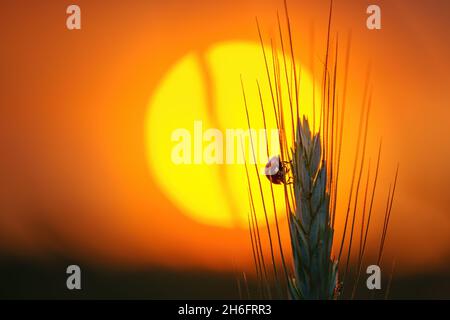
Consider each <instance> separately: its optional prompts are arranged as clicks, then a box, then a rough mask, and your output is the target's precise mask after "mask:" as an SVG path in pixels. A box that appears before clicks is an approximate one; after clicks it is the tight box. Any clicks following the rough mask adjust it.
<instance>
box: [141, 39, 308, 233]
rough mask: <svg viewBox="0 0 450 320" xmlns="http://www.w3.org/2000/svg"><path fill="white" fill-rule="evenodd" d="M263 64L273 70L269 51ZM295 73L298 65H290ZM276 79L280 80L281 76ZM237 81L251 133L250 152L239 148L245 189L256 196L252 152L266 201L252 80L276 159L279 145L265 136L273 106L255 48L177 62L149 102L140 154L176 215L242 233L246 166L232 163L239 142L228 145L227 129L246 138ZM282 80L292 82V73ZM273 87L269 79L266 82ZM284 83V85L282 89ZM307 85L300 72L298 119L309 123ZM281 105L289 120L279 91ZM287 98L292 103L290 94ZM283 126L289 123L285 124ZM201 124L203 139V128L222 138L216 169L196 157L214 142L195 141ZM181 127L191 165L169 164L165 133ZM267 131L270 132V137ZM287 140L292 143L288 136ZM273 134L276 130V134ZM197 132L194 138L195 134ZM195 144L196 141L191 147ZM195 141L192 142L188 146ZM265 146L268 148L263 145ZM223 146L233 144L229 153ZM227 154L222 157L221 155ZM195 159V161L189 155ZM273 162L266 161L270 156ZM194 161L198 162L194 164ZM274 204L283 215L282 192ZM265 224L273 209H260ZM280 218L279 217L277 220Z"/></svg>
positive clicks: (236, 46) (227, 47)
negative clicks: (229, 160) (242, 132)
mask: <svg viewBox="0 0 450 320" xmlns="http://www.w3.org/2000/svg"><path fill="white" fill-rule="evenodd" d="M266 52H267V56H268V58H269V63H270V64H272V59H271V54H270V49H269V48H266ZM278 59H279V64H280V67H281V68H284V60H283V57H282V54H281V53H279V55H278ZM286 64H287V66H288V67H287V70H291V67H290V64H291V61H290V60H286ZM296 65H297V67H298V66H299V63H298V62H297V64H296ZM281 74H282V75H283V77H284V76H285V74H284V73H281ZM241 75H242V78H243V81H244V87H245V91H246V98H247V103H248V108H249V114H250V120H251V128H252V129H255V133H256V135H252V137H253V140H254V142H253V149H252V145H251V144H250V143H249V142H248V141H249V139H248V140H247V144H246V146H245V147H244V150H245V151H244V152H245V154H246V157H245V158H246V161H247V163H248V167H249V171H250V174H251V184H252V190H259V189H258V188H259V184H258V178H257V175H256V171H255V168H254V165H253V164H252V163H250V161H251V159H252V158H253V153H252V150H254V151H255V155H256V158H257V159H258V172H260V174H259V176H260V179H261V180H262V181H261V182H262V187H263V190H264V195H265V197H266V199H270V198H271V190H270V186H269V182H268V180H266V178H265V177H264V175H262V174H261V173H262V168H263V167H264V164H265V163H266V161H267V159H268V156H267V149H266V147H265V145H266V136H265V133H263V132H262V131H260V130H263V129H264V121H263V117H262V116H261V104H260V101H259V95H258V91H257V85H256V80H257V79H258V81H259V84H260V87H261V91H262V101H263V105H264V106H265V109H266V112H267V115H266V125H267V134H268V140H269V150H272V151H271V152H274V153H277V152H278V150H279V148H278V141H277V140H272V139H271V137H272V136H271V133H273V131H275V130H276V128H277V127H276V122H275V117H274V115H273V112H269V111H270V110H273V109H272V108H273V107H272V99H271V94H270V89H269V85H268V81H267V75H266V70H265V65H264V59H263V54H262V50H261V47H260V45H258V44H256V43H240V42H228V43H220V44H217V45H215V46H212V47H211V48H210V49H209V50H207V51H206V52H198V53H197V52H195V53H190V54H188V55H186V56H185V57H183V58H181V59H180V60H179V62H177V63H176V64H175V65H174V66H173V67H172V69H171V70H169V71H168V72H167V74H166V76H165V77H164V78H163V79H162V80H161V82H160V84H159V86H158V88H157V89H156V91H155V94H154V96H153V97H152V99H151V101H150V103H149V107H148V108H149V110H148V115H147V122H146V125H147V148H148V152H147V153H148V158H149V166H150V169H151V172H152V175H153V176H154V177H155V178H156V180H157V181H158V183H159V184H160V185H161V188H162V189H163V190H164V192H165V194H166V196H167V197H169V199H170V200H172V201H173V202H174V203H176V204H177V206H178V207H179V208H180V209H182V210H183V212H184V213H185V214H186V215H188V216H189V217H192V218H193V219H195V220H197V221H199V222H201V223H205V224H212V225H217V226H224V227H246V226H247V214H248V212H249V209H250V205H249V195H248V189H247V183H246V173H245V166H244V165H243V163H237V161H238V158H239V157H240V156H241V154H242V152H243V150H242V148H241V147H240V140H239V138H237V137H235V138H234V139H227V137H226V129H241V130H245V131H246V132H248V130H247V129H248V124H247V118H246V115H245V106H244V100H243V93H242V88H241V82H240V76H241ZM288 76H289V77H290V78H289V80H290V81H292V83H294V81H293V78H292V74H289V75H288ZM272 81H273V79H272ZM284 83H285V81H283V84H284ZM312 86H313V84H312V80H311V78H310V76H309V74H308V73H307V72H306V71H305V70H302V72H301V81H300V97H301V105H302V106H304V107H302V110H301V113H302V114H304V115H306V116H308V117H310V118H311V117H312V105H313V101H312V100H313V99H312V93H313V90H312ZM282 92H283V93H284V94H285V96H283V97H282V99H283V101H284V103H285V105H284V110H285V111H284V112H285V113H286V114H288V113H289V112H290V108H289V104H288V102H289V96H288V95H287V94H286V93H287V90H283V91H282ZM291 99H295V97H294V96H293V95H292V97H291ZM287 119H288V120H289V121H290V117H288V118H287ZM199 121H201V125H202V132H201V133H204V132H205V131H206V130H207V129H208V128H217V129H219V130H220V132H219V133H222V137H220V139H219V140H220V141H219V142H220V146H222V147H221V148H220V149H221V150H220V151H222V154H221V155H220V156H219V158H223V163H220V164H207V163H205V161H204V159H199V158H201V157H203V154H204V153H206V149H207V148H208V145H211V143H214V142H217V138H216V139H210V141H203V142H202V141H201V140H202V139H203V137H202V136H200V137H199V136H198V134H197V135H196V133H195V130H194V123H196V122H197V123H198V122H199ZM180 128H184V129H187V131H189V133H190V136H191V139H190V147H189V148H188V149H189V151H190V154H189V155H188V158H190V159H192V164H189V163H183V164H174V163H173V160H172V159H171V155H172V153H173V149H174V146H175V145H176V144H177V141H173V139H172V133H173V132H175V131H176V130H177V129H180ZM271 130H272V131H271ZM287 131H288V139H291V137H292V134H291V132H292V131H291V130H287ZM275 132H276V131H275ZM201 133H200V134H201ZM198 139H200V141H199V140H198ZM195 140H197V141H195ZM196 142H198V143H199V144H203V148H202V149H199V150H195V148H194V146H193V145H194V143H196ZM270 142H272V143H270ZM230 143H234V145H233V146H230ZM227 152H228V154H227ZM195 153H197V154H195ZM230 153H231V154H232V155H233V157H232V158H233V159H232V160H233V161H232V162H233V163H226V157H227V156H230ZM270 155H272V154H270ZM195 157H197V160H199V161H200V162H198V163H195V160H196V159H195ZM274 192H275V197H276V199H277V200H279V201H278V203H279V204H280V206H279V208H278V210H283V208H284V206H283V202H282V200H283V188H282V187H279V186H277V187H275V188H274ZM254 197H256V198H257V199H258V201H255V206H256V212H257V214H258V215H260V217H259V218H260V219H263V215H264V210H263V207H262V202H261V201H260V199H259V192H258V193H256V194H255V195H254ZM266 209H267V212H268V215H269V217H270V219H271V220H272V219H273V212H274V210H273V206H272V204H271V203H267V204H266ZM281 216H284V214H282V215H281Z"/></svg>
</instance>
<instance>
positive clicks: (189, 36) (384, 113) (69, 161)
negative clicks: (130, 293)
mask: <svg viewBox="0 0 450 320" xmlns="http://www.w3.org/2000/svg"><path fill="white" fill-rule="evenodd" d="M290 2H291V4H290V13H291V19H292V24H293V26H292V27H293V30H294V38H295V47H296V49H297V53H298V58H299V59H300V61H302V63H304V64H306V65H308V63H309V58H310V55H309V53H310V49H311V48H310V34H311V25H312V22H314V28H315V35H316V36H315V46H316V48H315V49H316V56H317V58H318V59H319V58H320V57H322V54H323V48H324V42H323V39H324V35H325V34H324V30H325V26H326V19H327V17H326V16H327V10H328V1H290ZM377 3H378V4H379V5H380V6H381V9H382V30H380V31H369V30H367V29H366V27H365V19H366V14H365V8H366V6H367V4H368V3H366V2H365V1H336V3H335V11H334V19H335V20H334V25H333V27H334V30H335V31H339V34H340V39H345V38H346V36H347V32H348V30H349V29H351V30H352V52H351V63H350V78H349V81H350V82H349V83H350V85H349V88H350V89H349V105H353V106H354V107H353V108H354V109H353V110H358V106H359V104H360V101H361V94H362V90H363V80H364V75H365V70H366V67H367V64H368V63H369V62H370V63H371V65H372V78H371V79H372V83H373V86H374V95H373V100H374V104H373V113H372V118H371V127H370V134H369V151H370V152H369V153H370V155H371V156H372V158H373V157H375V152H376V145H377V143H378V141H379V138H380V137H383V163H382V173H383V174H382V176H381V178H380V179H382V181H383V183H382V186H381V188H380V198H379V199H380V201H379V206H378V208H379V209H380V210H382V206H383V204H384V197H385V194H387V186H388V183H389V182H390V180H391V179H392V177H393V174H394V171H395V165H396V163H397V161H398V162H400V167H401V169H400V179H399V184H398V188H397V192H398V193H397V195H396V201H395V204H394V211H393V217H392V222H391V223H392V224H391V228H390V230H389V232H390V233H389V238H388V242H389V244H388V251H387V252H388V256H389V257H395V259H396V260H397V263H398V267H399V268H400V269H403V270H419V269H428V268H436V267H442V266H445V263H448V259H449V256H450V241H449V240H450V233H449V232H450V201H448V199H447V198H448V196H447V195H448V190H449V188H450V166H449V164H448V163H449V161H450V141H449V138H448V137H449V136H450V126H449V119H450V108H449V103H448V101H450V90H448V88H449V86H450V76H449V74H448V70H449V69H450V68H449V61H448V56H449V54H450V41H449V40H450V39H448V31H447V24H448V18H449V17H448V12H449V4H448V1H445V0H442V1H428V2H426V3H425V2H423V1H399V0H395V1H377ZM77 4H79V5H80V7H81V10H82V30H81V31H68V30H67V29H66V28H65V18H66V15H65V8H66V6H67V5H68V4H66V3H64V2H61V1H60V2H58V3H56V2H52V1H47V2H44V1H40V2H31V1H14V2H8V3H2V4H1V5H0V11H1V12H2V17H1V19H0V34H1V39H2V42H3V44H2V50H1V52H0V65H1V70H2V72H1V73H0V84H1V92H2V94H1V95H0V105H1V106H2V107H1V113H0V123H1V126H0V153H1V155H2V156H1V158H0V176H1V177H2V179H1V180H0V206H1V207H0V209H1V210H0V248H1V249H2V250H3V251H6V252H15V253H19V254H25V255H29V254H45V253H46V252H53V251H54V250H64V251H66V252H69V254H70V255H73V256H75V257H78V258H79V259H82V260H84V259H87V260H89V261H97V262H98V261H101V262H113V263H115V264H122V263H125V264H130V265H133V264H156V265H164V266H171V267H178V268H191V267H208V268H209V267H211V268H220V269H226V270H233V269H237V268H240V267H241V266H242V265H245V266H246V267H247V268H248V267H249V263H250V261H251V260H250V258H249V256H248V255H249V241H248V234H247V231H245V230H234V229H225V228H218V227H210V226H206V225H201V224H199V223H197V222H194V221H193V220H191V219H190V218H188V217H187V216H186V215H184V214H183V213H182V212H180V210H179V209H178V207H177V206H176V205H174V204H173V203H172V202H171V201H170V200H169V199H168V197H167V196H166V195H165V194H164V193H163V192H162V191H161V190H160V188H159V186H158V185H157V184H156V183H155V181H154V179H153V178H152V175H151V173H150V171H149V169H148V166H147V159H146V150H145V143H146V142H145V134H144V132H145V123H144V120H145V115H146V112H147V109H146V108H147V103H148V100H149V98H150V97H151V95H152V93H153V90H154V89H155V87H156V86H157V85H158V82H159V80H160V79H161V78H162V77H163V76H164V74H165V73H166V72H167V71H168V70H169V69H170V67H171V66H172V65H173V64H174V63H176V62H177V61H178V60H179V59H180V58H181V57H183V56H184V55H185V54H187V53H189V52H201V51H203V50H205V49H206V48H208V47H209V46H211V45H213V44H214V43H219V42H223V41H232V40H238V41H250V42H255V41H257V31H256V26H255V23H254V17H255V16H256V15H257V16H258V17H259V19H260V21H261V25H262V27H263V33H264V34H265V35H267V36H270V35H276V32H277V30H276V10H277V9H279V10H280V11H282V8H283V7H282V2H281V1H245V0H244V1H242V0H241V1H214V2H210V1H180V0H178V1H164V2H163V1H161V2H160V3H157V2H154V1H127V2H120V1H108V4H103V5H102V4H100V3H99V2H94V3H93V2H92V1H77ZM351 110H352V108H351V107H350V112H351ZM351 117H353V116H351ZM352 130H353V127H352V125H351V124H349V129H348V132H350V133H351V132H352ZM350 147H351V144H349V148H350ZM349 150H350V149H349ZM349 157H351V156H349ZM194 187H195V182H193V188H194ZM377 223H379V221H378V222H376V224H375V226H377V225H379V224H377Z"/></svg>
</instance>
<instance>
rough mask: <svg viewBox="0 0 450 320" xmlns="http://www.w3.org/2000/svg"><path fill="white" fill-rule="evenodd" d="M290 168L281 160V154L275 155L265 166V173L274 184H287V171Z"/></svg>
mask: <svg viewBox="0 0 450 320" xmlns="http://www.w3.org/2000/svg"><path fill="white" fill-rule="evenodd" d="M287 171H288V168H287V167H286V165H284V164H283V162H282V161H281V160H280V156H278V155H277V156H273V157H271V158H270V159H269V161H268V162H267V164H266V166H265V167H264V174H265V176H266V177H267V179H269V181H270V182H272V183H274V184H286V183H288V182H287V181H286V173H287Z"/></svg>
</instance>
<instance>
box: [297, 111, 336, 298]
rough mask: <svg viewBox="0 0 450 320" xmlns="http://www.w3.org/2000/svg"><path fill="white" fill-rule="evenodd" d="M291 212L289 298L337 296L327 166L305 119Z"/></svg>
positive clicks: (299, 131) (301, 125)
mask: <svg viewBox="0 0 450 320" xmlns="http://www.w3.org/2000/svg"><path fill="white" fill-rule="evenodd" d="M292 159H293V161H292V164H291V169H292V174H293V178H294V181H293V184H294V186H293V187H294V194H295V202H296V203H297V207H296V209H295V214H291V215H290V219H291V221H290V228H291V242H292V251H293V257H294V273H295V276H294V277H293V278H291V280H290V282H289V293H290V295H291V298H293V299H333V298H336V297H337V296H336V295H337V292H338V291H337V290H336V288H337V281H338V280H337V279H338V262H337V260H333V259H332V258H331V247H332V241H333V229H332V227H331V224H330V214H329V213H330V193H329V191H328V190H327V166H326V162H325V160H324V159H322V146H321V142H320V135H319V134H318V133H312V132H311V130H310V127H309V124H308V120H307V119H305V118H303V123H302V122H301V121H300V120H299V121H298V125H297V132H296V137H295V143H294V150H293V156H292Z"/></svg>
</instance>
